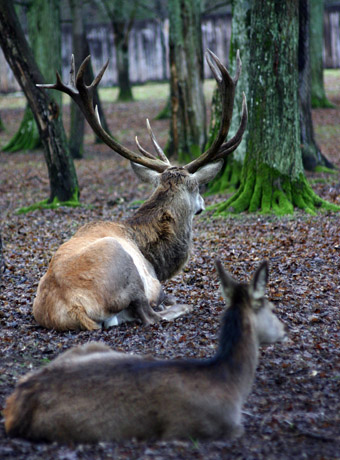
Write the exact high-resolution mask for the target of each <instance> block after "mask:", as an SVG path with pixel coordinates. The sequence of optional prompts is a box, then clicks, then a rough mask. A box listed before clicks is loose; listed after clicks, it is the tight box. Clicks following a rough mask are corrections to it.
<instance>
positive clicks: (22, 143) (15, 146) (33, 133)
mask: <svg viewBox="0 0 340 460" xmlns="http://www.w3.org/2000/svg"><path fill="white" fill-rule="evenodd" d="M39 145H40V135H39V131H38V127H37V125H36V122H35V120H34V118H33V114H32V112H31V109H30V108H29V107H26V110H25V113H24V116H23V119H22V122H21V123H20V126H19V129H18V131H17V132H16V133H15V134H14V136H13V137H12V139H11V140H10V141H9V142H8V143H7V144H6V145H5V146H4V147H3V148H2V150H3V151H4V152H18V151H19V150H33V149H35V148H37V147H38V146H39Z"/></svg>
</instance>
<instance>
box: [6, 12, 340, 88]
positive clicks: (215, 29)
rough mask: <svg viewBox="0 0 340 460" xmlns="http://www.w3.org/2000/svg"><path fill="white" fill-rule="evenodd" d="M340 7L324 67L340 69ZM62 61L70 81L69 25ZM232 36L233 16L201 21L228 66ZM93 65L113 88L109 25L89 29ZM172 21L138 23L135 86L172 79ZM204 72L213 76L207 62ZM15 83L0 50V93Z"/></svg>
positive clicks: (328, 27) (133, 49) (209, 44)
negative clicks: (170, 39)
mask: <svg viewBox="0 0 340 460" xmlns="http://www.w3.org/2000/svg"><path fill="white" fill-rule="evenodd" d="M339 22H340V8H336V9H334V8H331V9H329V10H326V12H325V17H324V24H325V40H324V66H325V67H326V68H340V31H339ZM62 33H63V39H62V59H63V78H64V79H65V81H68V78H69V77H68V72H69V65H70V56H71V54H72V37H71V29H70V25H67V24H65V25H63V31H62ZM230 35H231V15H223V16H212V17H208V18H205V19H204V20H203V22H202V36H203V49H206V48H209V49H211V50H212V51H213V52H215V53H216V54H217V55H218V56H219V57H220V58H221V60H222V61H224V63H225V64H227V60H228V54H229V43H230ZM87 36H88V40H89V45H90V50H91V56H92V64H93V67H94V70H95V71H98V70H99V69H100V67H101V66H102V65H103V63H104V62H106V60H107V59H109V61H110V63H109V68H108V69H107V71H106V72H105V74H104V77H103V80H102V86H112V85H115V84H116V82H117V72H116V57H115V50H114V45H113V34H112V31H111V29H110V26H109V25H91V26H89V27H88V29H87ZM168 37H169V22H168V20H165V21H163V22H160V21H143V22H137V23H136V24H135V25H134V27H133V29H132V31H131V36H130V41H129V63H130V79H131V81H132V82H133V83H144V82H146V81H152V80H153V81H162V80H166V79H168V78H169V67H168ZM204 73H205V76H206V77H207V78H209V77H211V75H210V70H209V68H208V66H207V64H206V62H205V68H204ZM18 90H20V87H19V85H18V83H17V82H16V80H15V78H14V76H13V74H12V72H11V70H10V68H9V66H8V64H7V62H6V60H5V58H4V56H3V54H2V51H1V49H0V92H4V93H6V92H12V91H18Z"/></svg>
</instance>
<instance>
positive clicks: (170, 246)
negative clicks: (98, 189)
mask: <svg viewBox="0 0 340 460" xmlns="http://www.w3.org/2000/svg"><path fill="white" fill-rule="evenodd" d="M220 168H221V163H220V162H217V163H212V164H209V165H206V166H204V167H202V168H201V169H199V170H198V171H197V172H196V173H194V174H190V173H189V172H187V171H186V170H185V169H183V168H180V167H169V169H168V170H166V171H164V172H163V173H157V172H155V171H151V170H148V169H146V168H144V167H142V166H136V165H134V171H135V172H136V174H137V175H138V176H139V177H140V178H141V179H142V180H144V181H145V180H146V181H148V182H151V183H152V184H153V185H154V187H155V191H154V192H153V194H152V195H151V197H150V198H149V199H148V200H147V201H146V202H145V203H144V204H143V205H142V206H141V207H140V209H139V210H138V211H137V212H136V214H135V215H134V216H132V217H131V218H129V219H128V220H126V221H125V222H122V223H113V222H95V223H91V224H87V225H85V226H83V227H81V228H80V229H79V230H78V232H77V233H76V234H75V235H74V237H73V238H71V239H70V240H69V241H67V242H66V243H64V244H63V245H62V246H60V248H59V249H58V251H57V252H56V254H55V255H54V256H53V258H52V260H51V262H50V265H49V268H48V270H47V273H46V274H45V275H44V276H43V277H42V279H41V280H40V283H39V286H38V291H37V296H36V298H35V301H34V304H33V314H34V317H35V319H36V321H37V322H38V323H39V324H41V325H42V326H45V327H48V328H53V329H58V330H69V329H88V330H93V329H98V328H100V327H101V326H102V325H104V327H110V326H112V325H117V324H120V323H121V322H123V321H128V320H133V319H135V318H139V319H141V320H142V321H143V322H144V323H145V324H150V323H154V322H157V321H160V320H163V319H164V320H168V321H171V320H173V319H174V318H176V317H178V316H180V315H182V314H184V313H186V312H188V311H190V310H191V307H189V306H187V305H180V304H175V305H171V306H170V307H168V308H166V309H164V310H163V311H158V312H156V311H155V307H157V306H158V305H160V303H162V302H163V301H164V303H165V304H169V303H170V301H167V300H168V298H167V297H166V296H164V294H163V291H162V287H161V284H160V281H164V280H166V279H169V278H171V277H172V276H174V275H175V274H176V273H178V272H179V271H180V270H181V268H182V267H183V265H184V264H185V263H186V261H187V259H188V257H189V252H190V248H191V240H192V220H193V217H194V215H195V214H197V213H199V212H201V211H202V210H203V209H204V201H203V198H202V197H201V196H200V194H199V185H200V184H202V183H205V182H207V181H209V180H211V179H212V178H213V177H214V176H215V175H216V174H217V172H218V171H219V170H220ZM171 303H174V301H173V300H172V301H171Z"/></svg>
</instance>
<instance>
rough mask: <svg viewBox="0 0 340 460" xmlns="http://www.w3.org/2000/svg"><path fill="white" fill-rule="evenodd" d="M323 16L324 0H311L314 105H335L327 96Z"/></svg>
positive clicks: (311, 65) (311, 58)
mask: <svg viewBox="0 0 340 460" xmlns="http://www.w3.org/2000/svg"><path fill="white" fill-rule="evenodd" d="M323 18H324V0H310V60H311V64H310V67H311V82H312V107H313V108H318V107H324V108H328V107H334V105H333V104H332V103H331V102H329V100H328V99H327V97H326V93H325V87H324V81H323V59H322V47H323Z"/></svg>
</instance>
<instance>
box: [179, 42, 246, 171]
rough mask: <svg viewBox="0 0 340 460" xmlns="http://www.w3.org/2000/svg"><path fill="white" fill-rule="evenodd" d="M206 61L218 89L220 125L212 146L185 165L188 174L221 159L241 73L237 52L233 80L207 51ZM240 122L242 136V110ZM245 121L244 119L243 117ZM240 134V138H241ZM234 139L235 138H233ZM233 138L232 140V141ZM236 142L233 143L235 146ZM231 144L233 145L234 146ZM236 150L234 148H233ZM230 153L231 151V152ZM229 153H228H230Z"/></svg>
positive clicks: (218, 61) (244, 110) (211, 53)
mask: <svg viewBox="0 0 340 460" xmlns="http://www.w3.org/2000/svg"><path fill="white" fill-rule="evenodd" d="M206 59H207V62H208V64H209V67H210V69H211V71H212V73H213V75H214V77H215V80H216V82H217V85H218V88H219V90H220V93H221V99H222V116H221V118H222V119H221V125H220V129H219V132H218V134H217V136H216V138H215V139H214V141H213V143H212V145H211V146H210V147H209V148H208V150H206V151H205V152H204V153H203V154H202V155H201V156H199V157H198V158H196V159H195V160H193V161H192V162H191V163H189V164H187V165H186V166H185V168H186V169H187V170H188V171H189V172H190V173H194V172H195V171H197V170H198V169H199V168H201V167H202V166H204V165H205V164H207V163H209V162H211V161H215V160H216V159H218V158H223V156H222V154H220V148H221V146H222V145H223V142H224V141H225V138H226V136H227V134H228V132H229V128H230V124H231V118H232V114H233V105H234V98H235V90H236V85H237V81H238V79H239V76H240V73H241V67H242V64H241V59H240V54H239V51H237V54H236V73H235V76H234V78H232V77H231V76H230V75H229V72H228V70H227V69H226V68H225V66H224V65H223V64H222V63H221V61H220V60H219V59H218V57H217V56H216V55H215V54H214V53H213V52H212V51H210V50H207V53H206ZM242 110H243V112H242V120H243V124H242V121H241V125H242V126H244V129H243V131H242V129H241V130H240V128H239V130H238V132H240V133H241V131H242V134H243V132H244V130H245V125H244V121H245V122H246V121H247V113H246V109H244V108H243V109H242ZM243 115H244V117H245V119H244V117H243ZM242 134H241V136H242ZM234 138H235V137H234ZM234 138H233V139H234ZM236 143H237V141H235V142H234V144H236ZM234 144H233V145H234ZM230 148H231V146H229V145H228V147H227V148H223V152H225V155H227V152H229V149H230ZM235 148H236V147H235ZM231 151H232V150H231ZM231 151H230V153H231Z"/></svg>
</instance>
